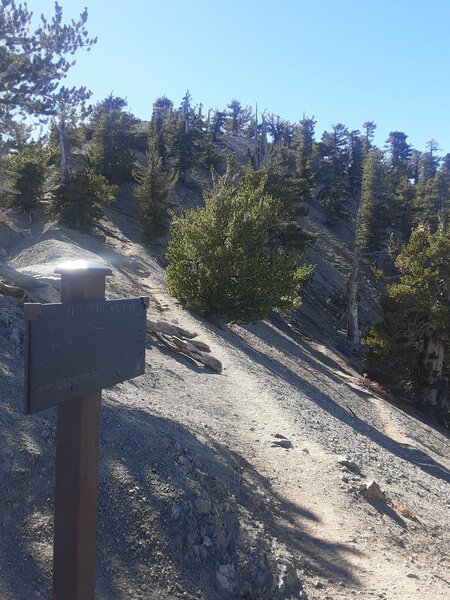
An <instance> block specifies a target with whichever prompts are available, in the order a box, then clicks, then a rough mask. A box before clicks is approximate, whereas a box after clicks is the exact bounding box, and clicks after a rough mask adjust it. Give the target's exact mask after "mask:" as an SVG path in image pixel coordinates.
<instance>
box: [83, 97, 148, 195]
mask: <svg viewBox="0 0 450 600" xmlns="http://www.w3.org/2000/svg"><path fill="white" fill-rule="evenodd" d="M126 106H127V102H126V100H124V99H123V98H117V97H114V96H113V95H112V94H110V95H109V96H108V97H107V98H105V100H103V101H102V102H100V103H98V104H97V105H96V106H95V107H94V110H93V112H92V116H91V122H90V126H91V128H92V130H93V133H92V142H93V149H92V152H91V156H92V160H93V164H94V165H95V166H96V168H97V169H98V171H99V173H101V174H102V175H103V176H104V177H106V178H107V179H108V181H109V182H111V183H113V184H120V183H125V182H130V181H132V180H133V166H134V158H133V154H132V148H133V147H135V145H136V144H135V140H136V135H135V133H134V131H133V126H134V125H135V124H136V123H137V119H136V118H135V117H134V116H133V115H132V114H131V113H128V112H126V111H125V108H126Z"/></svg>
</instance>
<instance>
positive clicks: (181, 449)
mask: <svg viewBox="0 0 450 600" xmlns="http://www.w3.org/2000/svg"><path fill="white" fill-rule="evenodd" d="M102 426H103V431H104V434H103V436H102V468H101V490H102V494H101V497H100V519H99V532H100V533H99V582H100V587H101V588H102V589H103V593H104V594H105V598H106V597H107V598H111V599H113V598H116V597H118V598H122V596H121V595H120V593H124V591H125V590H124V587H123V582H120V581H117V582H116V589H114V586H113V587H111V585H112V582H111V577H110V575H109V574H110V573H111V571H112V570H113V567H114V566H115V567H116V570H117V569H119V571H123V572H124V573H126V581H127V582H128V584H129V582H131V581H134V582H137V583H138V586H137V587H139V585H144V586H145V585H146V584H148V582H149V575H150V579H151V580H152V581H153V583H154V585H156V586H157V587H160V588H162V589H163V588H164V587H165V586H166V585H167V579H168V578H169V579H170V580H171V581H172V582H173V587H174V589H177V585H178V586H179V587H180V589H186V588H187V589H188V590H189V591H190V592H191V593H193V594H198V595H200V596H201V597H202V598H205V599H207V600H213V599H216V598H217V599H219V598H234V597H237V596H236V595H235V594H237V593H240V592H241V591H242V590H243V589H247V587H248V585H251V586H253V591H252V594H251V595H249V596H248V597H249V598H260V599H263V598H267V599H269V598H273V597H275V591H274V590H275V589H276V585H277V584H276V579H277V575H276V566H275V562H274V557H273V552H272V550H271V544H272V541H273V540H274V539H275V538H276V539H278V540H282V541H283V542H284V543H285V544H286V546H287V547H288V548H289V550H290V551H291V552H294V554H295V555H297V556H298V555H300V554H301V555H302V557H303V559H302V561H303V562H302V564H298V565H296V566H297V567H300V568H305V566H306V568H309V569H310V570H311V572H314V573H316V574H318V573H320V574H321V575H322V576H323V577H327V578H331V579H333V580H340V579H345V580H346V581H348V582H349V583H355V581H356V578H355V576H354V575H353V574H352V573H351V572H350V567H349V563H348V561H347V558H346V557H347V556H348V555H349V554H354V553H359V552H358V551H357V550H355V549H353V548H351V547H350V546H348V545H346V544H344V543H340V544H329V543H326V542H324V541H323V540H318V539H316V538H314V537H313V536H311V535H310V534H309V533H308V532H307V531H305V530H302V529H301V528H300V527H299V519H300V518H301V519H303V520H306V521H308V520H310V521H311V522H314V521H317V519H318V517H317V515H315V514H314V513H311V512H309V511H306V510H305V509H303V508H302V507H301V506H299V505H297V504H294V503H291V502H288V501H286V500H285V499H284V498H282V497H280V496H279V495H278V494H277V493H276V492H275V491H274V490H273V488H272V486H271V484H270V481H269V480H268V479H267V478H266V477H264V476H263V475H261V474H260V473H259V472H258V471H256V470H255V469H254V467H253V466H252V465H251V464H250V463H248V461H246V459H244V458H243V457H242V456H241V455H240V454H238V453H237V452H234V451H232V450H230V449H229V448H227V447H226V446H225V445H223V444H220V443H218V442H217V441H215V440H213V439H212V438H210V437H208V436H204V435H202V436H201V437H200V436H196V435H194V434H193V433H192V432H191V431H190V430H188V429H186V428H185V427H183V426H181V425H179V424H178V423H176V422H174V421H171V420H169V419H166V418H162V417H158V416H155V415H151V414H149V413H148V412H146V411H143V410H140V409H129V408H124V407H122V406H120V405H118V404H115V405H114V406H109V405H106V406H104V409H103V425H102ZM113 432H116V435H118V436H119V437H118V438H117V437H116V435H112V434H113ZM138 515H139V519H138V518H137V517H138ZM262 532H264V533H262ZM111 547H114V550H113V551H112V552H111ZM225 564H231V565H234V568H235V582H234V585H235V589H234V592H230V593H226V592H224V591H223V589H222V588H221V587H220V585H219V584H218V580H217V570H218V568H219V566H220V565H225ZM292 591H293V590H291V591H290V592H289V593H292ZM287 592H288V590H286V593H287ZM277 597H278V596H277ZM279 597H280V598H282V597H285V596H284V595H283V594H281V595H280V596H279Z"/></svg>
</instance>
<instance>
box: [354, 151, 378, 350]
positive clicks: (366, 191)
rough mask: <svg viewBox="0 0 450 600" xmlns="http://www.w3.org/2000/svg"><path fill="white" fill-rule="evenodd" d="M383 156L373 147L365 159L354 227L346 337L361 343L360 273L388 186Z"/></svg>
mask: <svg viewBox="0 0 450 600" xmlns="http://www.w3.org/2000/svg"><path fill="white" fill-rule="evenodd" d="M384 173H385V166H384V157H383V153H382V152H381V151H380V150H379V149H378V148H376V149H373V150H371V151H370V152H369V153H368V154H367V156H366V157H365V159H364V166H363V173H362V180H361V189H360V200H359V209H358V215H357V219H356V227H355V246H354V250H353V257H352V264H351V269H350V276H349V279H348V282H347V338H348V339H349V340H351V342H352V343H353V344H354V345H355V346H358V345H359V338H360V334H359V315H358V295H359V293H358V292H359V286H358V276H359V269H360V263H361V260H362V258H363V256H364V255H367V253H368V252H370V251H373V250H375V249H376V247H377V241H378V236H379V229H378V228H377V227H376V217H377V213H378V210H379V208H380V207H381V206H383V203H384V199H385V194H386V189H385V185H384Z"/></svg>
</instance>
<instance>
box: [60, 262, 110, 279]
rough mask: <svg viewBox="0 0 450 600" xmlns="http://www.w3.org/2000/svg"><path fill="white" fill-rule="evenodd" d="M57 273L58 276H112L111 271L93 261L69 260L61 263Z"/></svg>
mask: <svg viewBox="0 0 450 600" xmlns="http://www.w3.org/2000/svg"><path fill="white" fill-rule="evenodd" d="M55 273H56V274H58V275H105V276H106V275H112V271H111V269H109V268H108V267H105V265H101V264H100V263H96V262H94V261H92V260H84V259H80V260H69V261H67V262H63V263H60V264H59V265H58V266H57V267H56V269H55Z"/></svg>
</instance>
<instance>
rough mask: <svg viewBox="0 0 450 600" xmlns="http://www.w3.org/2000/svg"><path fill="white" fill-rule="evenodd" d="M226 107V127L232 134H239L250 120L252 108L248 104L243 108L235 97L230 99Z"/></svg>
mask: <svg viewBox="0 0 450 600" xmlns="http://www.w3.org/2000/svg"><path fill="white" fill-rule="evenodd" d="M227 108H228V112H227V118H228V122H227V128H228V130H229V131H230V132H231V133H232V134H233V135H240V134H241V133H242V131H243V130H244V129H245V128H246V127H247V126H248V124H249V122H250V119H251V115H252V109H251V108H250V107H249V106H246V107H245V108H244V107H243V106H242V104H241V103H240V102H239V100H236V99H233V100H231V102H230V103H229V104H228V105H227Z"/></svg>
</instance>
